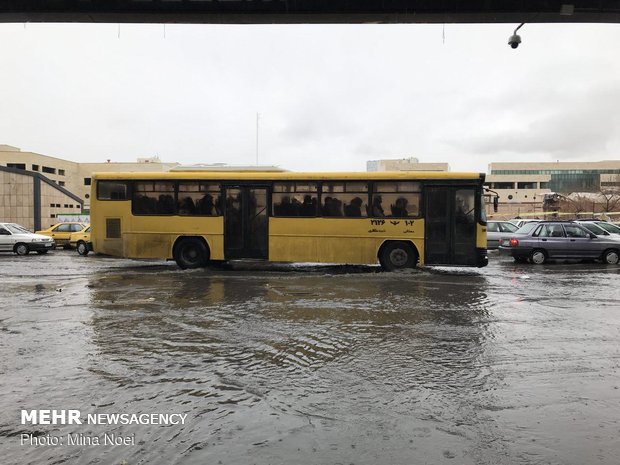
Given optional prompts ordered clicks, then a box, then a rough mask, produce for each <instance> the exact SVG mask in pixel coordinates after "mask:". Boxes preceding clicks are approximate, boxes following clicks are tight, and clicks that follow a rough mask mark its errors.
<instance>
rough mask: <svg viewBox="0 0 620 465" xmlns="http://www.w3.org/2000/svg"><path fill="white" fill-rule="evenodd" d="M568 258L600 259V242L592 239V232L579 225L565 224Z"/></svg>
mask: <svg viewBox="0 0 620 465" xmlns="http://www.w3.org/2000/svg"><path fill="white" fill-rule="evenodd" d="M564 230H565V231H566V241H567V249H566V253H567V256H569V257H573V258H598V257H599V256H600V255H601V252H602V250H600V240H599V239H598V238H597V239H592V238H591V237H590V232H589V231H586V230H585V229H584V228H582V227H581V226H579V225H577V224H565V225H564Z"/></svg>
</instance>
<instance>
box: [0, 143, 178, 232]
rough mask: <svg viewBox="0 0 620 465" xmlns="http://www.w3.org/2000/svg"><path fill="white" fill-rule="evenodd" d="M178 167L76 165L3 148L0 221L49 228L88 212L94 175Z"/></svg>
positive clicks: (141, 162)
mask: <svg viewBox="0 0 620 465" xmlns="http://www.w3.org/2000/svg"><path fill="white" fill-rule="evenodd" d="M176 166H179V164H178V163H162V162H161V161H160V160H159V158H158V157H150V158H139V159H138V161H137V162H136V163H124V162H122V163H114V162H112V161H110V160H108V161H107V162H105V163H77V162H73V161H69V160H64V159H62V158H57V157H52V156H49V155H42V154H39V153H34V152H22V151H21V150H20V149H19V148H17V147H13V146H10V145H0V221H9V222H15V223H19V224H21V225H23V226H25V227H27V228H30V229H40V228H46V227H49V226H51V225H52V224H54V223H55V222H56V218H57V216H58V215H66V214H78V213H84V212H85V211H86V212H88V210H89V209H90V184H91V177H92V173H95V172H98V171H107V172H110V171H113V172H121V171H136V172H162V171H169V170H170V169H171V168H174V167H176Z"/></svg>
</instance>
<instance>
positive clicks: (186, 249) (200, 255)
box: [174, 237, 209, 270]
mask: <svg viewBox="0 0 620 465" xmlns="http://www.w3.org/2000/svg"><path fill="white" fill-rule="evenodd" d="M174 259H175V261H176V262H177V265H179V268H181V269H183V270H185V269H187V268H200V267H203V266H207V263H208V262H209V250H208V249H207V246H206V245H205V243H204V242H203V241H201V240H200V239H197V238H195V237H190V238H187V239H181V240H180V241H179V242H178V243H177V245H176V246H175V247H174Z"/></svg>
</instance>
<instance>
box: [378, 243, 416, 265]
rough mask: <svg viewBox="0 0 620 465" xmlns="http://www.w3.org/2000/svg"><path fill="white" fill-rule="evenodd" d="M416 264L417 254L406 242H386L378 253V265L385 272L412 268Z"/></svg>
mask: <svg viewBox="0 0 620 465" xmlns="http://www.w3.org/2000/svg"><path fill="white" fill-rule="evenodd" d="M417 262H418V254H417V252H416V250H415V248H414V247H413V246H412V245H411V244H410V243H408V242H403V241H390V242H386V243H385V244H383V246H382V247H381V250H380V251H379V263H381V267H382V268H383V269H384V270H385V271H394V270H402V269H405V268H413V267H415V265H416V263H417Z"/></svg>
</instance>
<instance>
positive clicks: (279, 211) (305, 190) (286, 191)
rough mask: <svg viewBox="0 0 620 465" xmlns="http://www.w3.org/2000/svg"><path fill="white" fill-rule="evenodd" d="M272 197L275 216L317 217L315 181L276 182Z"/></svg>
mask: <svg viewBox="0 0 620 465" xmlns="http://www.w3.org/2000/svg"><path fill="white" fill-rule="evenodd" d="M271 199H272V208H273V210H272V211H273V216H284V217H287V216H289V217H290V216H300V217H315V216H316V214H317V205H318V190H317V184H316V183H315V182H275V183H274V184H273V193H272V194H271Z"/></svg>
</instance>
